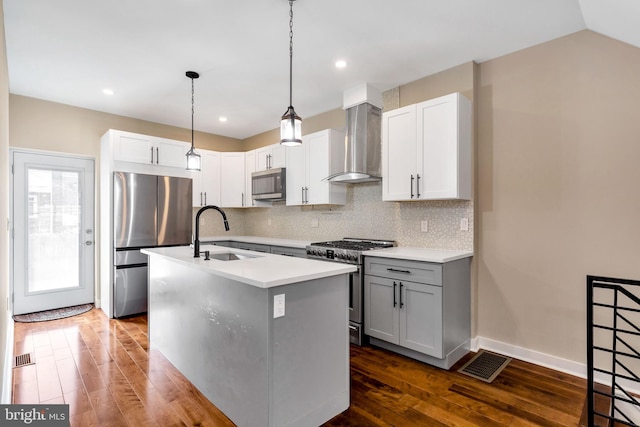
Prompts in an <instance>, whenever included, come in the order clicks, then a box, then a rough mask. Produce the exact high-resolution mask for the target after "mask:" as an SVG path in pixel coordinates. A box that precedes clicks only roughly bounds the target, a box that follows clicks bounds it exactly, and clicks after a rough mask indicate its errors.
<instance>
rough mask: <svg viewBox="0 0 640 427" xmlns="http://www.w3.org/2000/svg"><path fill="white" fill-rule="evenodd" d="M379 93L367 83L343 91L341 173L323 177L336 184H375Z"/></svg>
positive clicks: (377, 177)
mask: <svg viewBox="0 0 640 427" xmlns="http://www.w3.org/2000/svg"><path fill="white" fill-rule="evenodd" d="M382 105H383V104H382V92H380V91H379V90H378V89H376V88H374V87H373V86H371V85H369V84H368V83H364V84H361V85H359V86H356V87H354V88H352V89H349V90H346V91H345V92H344V97H343V106H342V108H343V109H344V110H346V112H347V120H346V123H347V129H346V136H345V141H344V164H343V165H342V166H343V167H342V170H339V171H336V173H334V174H332V175H330V176H328V177H327V178H325V179H326V180H328V181H330V182H336V183H358V182H370V181H379V180H380V179H382V176H381V160H380V155H381V150H382V143H381V139H380V135H381V133H382Z"/></svg>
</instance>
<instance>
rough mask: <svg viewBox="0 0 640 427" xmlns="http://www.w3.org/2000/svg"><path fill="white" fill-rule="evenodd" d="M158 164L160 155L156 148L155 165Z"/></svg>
mask: <svg viewBox="0 0 640 427" xmlns="http://www.w3.org/2000/svg"><path fill="white" fill-rule="evenodd" d="M159 164H160V153H159V152H158V147H156V165H159Z"/></svg>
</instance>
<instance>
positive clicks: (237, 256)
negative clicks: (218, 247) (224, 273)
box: [209, 252, 258, 261]
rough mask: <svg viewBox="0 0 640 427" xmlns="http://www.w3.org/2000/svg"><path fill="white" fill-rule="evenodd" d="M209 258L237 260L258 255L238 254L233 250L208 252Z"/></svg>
mask: <svg viewBox="0 0 640 427" xmlns="http://www.w3.org/2000/svg"><path fill="white" fill-rule="evenodd" d="M209 257H210V258H211V259H217V260H219V261H237V260H241V259H249V258H258V255H246V254H238V253H235V252H220V253H216V254H210V255H209Z"/></svg>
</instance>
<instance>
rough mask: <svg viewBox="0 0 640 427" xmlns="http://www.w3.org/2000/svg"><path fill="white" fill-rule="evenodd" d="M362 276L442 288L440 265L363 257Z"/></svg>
mask: <svg viewBox="0 0 640 427" xmlns="http://www.w3.org/2000/svg"><path fill="white" fill-rule="evenodd" d="M364 274H369V275H372V276H378V277H387V278H389V279H398V280H408V281H412V282H417V283H428V284H430V285H437V286H442V264H435V263H430V262H420V261H404V260H399V259H390V258H377V257H365V261H364Z"/></svg>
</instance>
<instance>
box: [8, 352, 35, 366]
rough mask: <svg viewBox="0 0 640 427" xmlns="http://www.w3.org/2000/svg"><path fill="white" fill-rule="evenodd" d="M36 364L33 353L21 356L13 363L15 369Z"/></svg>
mask: <svg viewBox="0 0 640 427" xmlns="http://www.w3.org/2000/svg"><path fill="white" fill-rule="evenodd" d="M34 363H35V361H34V359H33V355H32V354H31V353H25V354H19V355H18V356H16V359H15V360H14V362H13V367H14V368H19V367H21V366H27V365H33V364H34Z"/></svg>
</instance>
